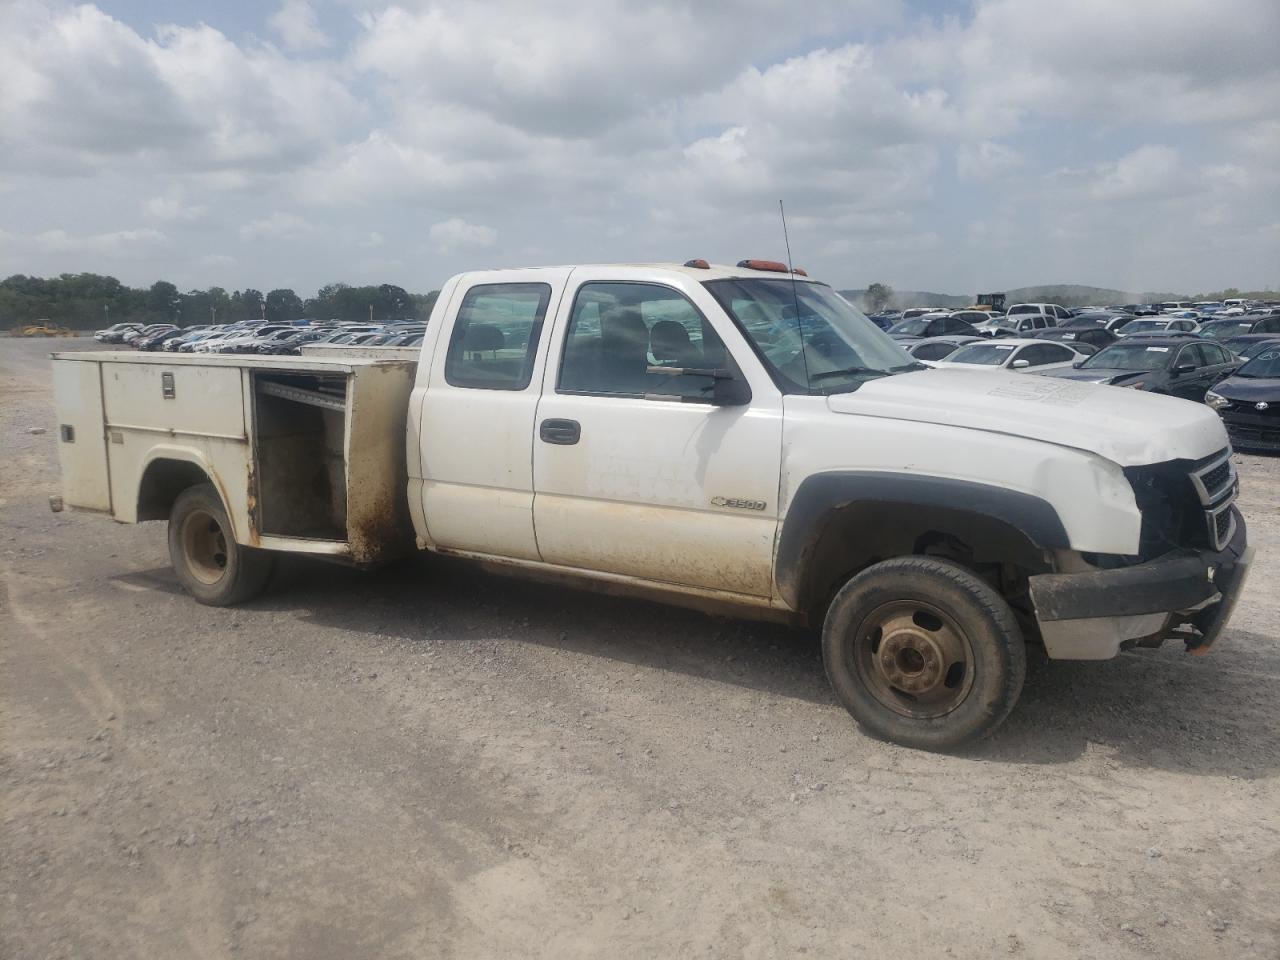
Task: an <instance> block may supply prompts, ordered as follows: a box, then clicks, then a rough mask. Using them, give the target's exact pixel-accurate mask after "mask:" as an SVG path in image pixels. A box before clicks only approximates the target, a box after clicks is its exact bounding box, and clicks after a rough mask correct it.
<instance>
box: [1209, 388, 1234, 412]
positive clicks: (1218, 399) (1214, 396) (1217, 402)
mask: <svg viewBox="0 0 1280 960" xmlns="http://www.w3.org/2000/svg"><path fill="white" fill-rule="evenodd" d="M1204 402H1205V403H1207V404H1208V405H1209V406H1211V407H1213V409H1215V410H1221V409H1222V408H1223V407H1229V406H1231V401H1230V400H1228V399H1227V398H1226V397H1224V396H1223V395H1222V394H1220V393H1214V392H1213V391H1212V390H1210V391H1209V392H1208V393H1206V394H1205V395H1204Z"/></svg>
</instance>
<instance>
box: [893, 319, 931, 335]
mask: <svg viewBox="0 0 1280 960" xmlns="http://www.w3.org/2000/svg"><path fill="white" fill-rule="evenodd" d="M930 322H931V321H929V320H926V319H925V318H924V317H913V318H912V319H910V320H903V321H902V322H901V323H896V324H894V325H893V326H892V327H890V328H889V332H890V333H905V334H907V335H908V336H912V337H919V336H921V335H923V334H924V332H925V331H926V330H928V329H929V324H930Z"/></svg>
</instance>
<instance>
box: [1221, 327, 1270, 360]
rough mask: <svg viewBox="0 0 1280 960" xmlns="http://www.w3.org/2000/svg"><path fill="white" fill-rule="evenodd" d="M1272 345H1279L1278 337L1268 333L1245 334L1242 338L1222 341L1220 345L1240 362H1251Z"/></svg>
mask: <svg viewBox="0 0 1280 960" xmlns="http://www.w3.org/2000/svg"><path fill="white" fill-rule="evenodd" d="M1273 343H1280V337H1277V336H1276V335H1274V334H1270V333H1246V334H1245V335H1244V336H1241V337H1232V338H1231V339H1230V340H1224V341H1222V345H1223V346H1224V347H1226V348H1227V349H1228V350H1230V351H1231V352H1232V353H1234V354H1235V355H1236V356H1237V357H1239V358H1240V359H1241V360H1242V361H1243V360H1252V359H1253V358H1254V357H1256V356H1257V355H1258V354H1259V353H1261V352H1262V351H1263V350H1265V349H1267V347H1268V346H1270V345H1271V344H1273Z"/></svg>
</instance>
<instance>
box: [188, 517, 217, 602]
mask: <svg viewBox="0 0 1280 960" xmlns="http://www.w3.org/2000/svg"><path fill="white" fill-rule="evenodd" d="M182 552H183V553H184V554H185V555H186V558H187V568H188V569H189V570H190V571H191V575H192V576H193V577H195V578H196V579H197V580H199V581H200V582H201V583H204V584H209V585H210V586H212V585H213V584H215V583H217V582H218V581H219V580H221V579H222V578H223V576H225V575H226V572H227V559H228V551H227V537H226V534H225V533H223V531H222V525H221V524H219V523H218V519H217V518H216V517H215V516H214V515H213V514H211V513H209V512H208V511H207V510H195V511H192V512H191V513H189V514H187V517H186V519H185V520H183V521H182Z"/></svg>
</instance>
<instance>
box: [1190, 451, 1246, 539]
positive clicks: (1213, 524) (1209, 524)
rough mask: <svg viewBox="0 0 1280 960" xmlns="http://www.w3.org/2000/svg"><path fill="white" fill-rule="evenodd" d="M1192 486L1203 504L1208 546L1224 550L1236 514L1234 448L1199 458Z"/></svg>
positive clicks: (1193, 473) (1232, 530)
mask: <svg viewBox="0 0 1280 960" xmlns="http://www.w3.org/2000/svg"><path fill="white" fill-rule="evenodd" d="M1188 475H1189V476H1190V478H1191V485H1192V487H1194V488H1195V491H1196V496H1198V497H1199V498H1200V503H1201V505H1202V506H1203V507H1204V513H1205V523H1206V529H1207V531H1208V535H1209V546H1211V547H1212V548H1213V549H1214V550H1221V549H1222V548H1223V547H1225V546H1226V545H1227V543H1228V542H1229V541H1230V540H1231V535H1232V534H1233V533H1235V525H1236V522H1235V516H1234V514H1233V513H1232V510H1231V504H1232V503H1234V502H1235V499H1236V489H1237V481H1236V468H1235V464H1233V463H1232V462H1231V448H1230V447H1227V448H1225V449H1223V450H1219V451H1218V452H1217V453H1215V454H1214V455H1213V456H1212V457H1206V458H1205V459H1204V460H1200V461H1197V463H1196V464H1195V466H1194V467H1193V468H1192V470H1191V472H1190V473H1189V474H1188Z"/></svg>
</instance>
